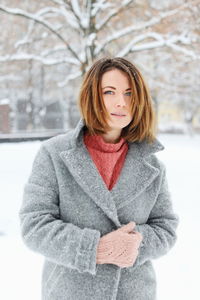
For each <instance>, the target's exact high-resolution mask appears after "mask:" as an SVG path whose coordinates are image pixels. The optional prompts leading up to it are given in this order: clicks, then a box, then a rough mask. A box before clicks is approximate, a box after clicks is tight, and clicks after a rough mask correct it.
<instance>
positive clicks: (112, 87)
mask: <svg viewBox="0 0 200 300" xmlns="http://www.w3.org/2000/svg"><path fill="white" fill-rule="evenodd" d="M105 88H111V89H113V90H116V88H115V87H114V86H105V87H103V88H102V90H103V89H105ZM128 90H131V88H128V89H126V90H125V91H128Z"/></svg>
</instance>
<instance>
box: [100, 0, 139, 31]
mask: <svg viewBox="0 0 200 300" xmlns="http://www.w3.org/2000/svg"><path fill="white" fill-rule="evenodd" d="M132 2H133V0H124V1H122V3H121V5H120V6H118V7H117V8H113V9H111V10H109V14H108V15H107V16H106V18H105V19H104V20H102V21H101V23H99V24H97V25H96V29H97V30H98V31H99V30H101V28H102V27H104V26H105V25H106V24H107V23H108V22H109V21H110V19H112V18H113V17H114V16H116V15H118V14H119V13H120V12H121V11H122V10H124V9H125V8H127V6H129V4H131V3H132Z"/></svg>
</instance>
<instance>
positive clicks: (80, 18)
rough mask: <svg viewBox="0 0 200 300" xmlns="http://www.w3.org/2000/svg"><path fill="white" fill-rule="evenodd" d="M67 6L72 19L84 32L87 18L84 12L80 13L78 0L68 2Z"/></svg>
mask: <svg viewBox="0 0 200 300" xmlns="http://www.w3.org/2000/svg"><path fill="white" fill-rule="evenodd" d="M67 4H68V5H69V8H70V10H71V12H72V13H73V15H74V17H75V18H76V20H77V22H78V24H79V26H80V29H82V30H85V29H86V28H88V26H89V18H88V16H86V15H87V14H85V13H84V12H82V10H81V8H80V5H79V2H78V0H73V1H68V2H67Z"/></svg>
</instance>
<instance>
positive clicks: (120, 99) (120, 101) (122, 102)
mask: <svg viewBox="0 0 200 300" xmlns="http://www.w3.org/2000/svg"><path fill="white" fill-rule="evenodd" d="M116 104H117V106H125V105H126V101H125V97H124V95H121V96H119V97H118V98H117V102H116Z"/></svg>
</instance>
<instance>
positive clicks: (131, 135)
mask: <svg viewBox="0 0 200 300" xmlns="http://www.w3.org/2000/svg"><path fill="white" fill-rule="evenodd" d="M115 68H116V69H119V70H121V71H123V72H125V73H126V74H127V75H128V78H129V80H130V85H131V88H132V90H133V93H132V99H131V113H132V116H133V118H132V121H131V122H130V123H129V124H128V125H127V126H126V127H124V128H123V129H122V132H121V137H123V138H124V139H125V140H126V141H128V142H135V141H138V142H141V141H142V140H144V139H147V141H148V142H149V143H151V142H153V141H154V139H155V134H156V133H155V132H156V129H157V128H156V122H155V112H154V110H153V103H152V99H151V96H150V92H149V89H148V87H147V84H146V83H145V81H144V78H143V76H142V75H141V73H140V71H139V70H138V69H137V68H136V66H134V65H133V64H132V63H131V62H130V61H128V60H126V59H124V58H122V57H115V58H109V57H105V58H101V59H99V60H97V61H95V62H94V63H93V65H92V66H91V67H90V69H89V70H88V71H87V72H86V74H85V76H84V79H83V83H82V86H81V89H80V94H79V99H78V106H79V109H80V112H81V115H82V117H83V119H84V120H85V124H86V127H87V129H88V131H89V134H91V135H98V134H103V133H106V132H107V131H108V130H109V129H110V128H109V126H108V123H107V121H106V120H107V119H108V118H110V116H109V114H108V113H107V110H106V107H105V105H104V101H103V95H102V89H101V79H102V75H103V74H104V73H105V72H107V71H110V70H112V69H115Z"/></svg>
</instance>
